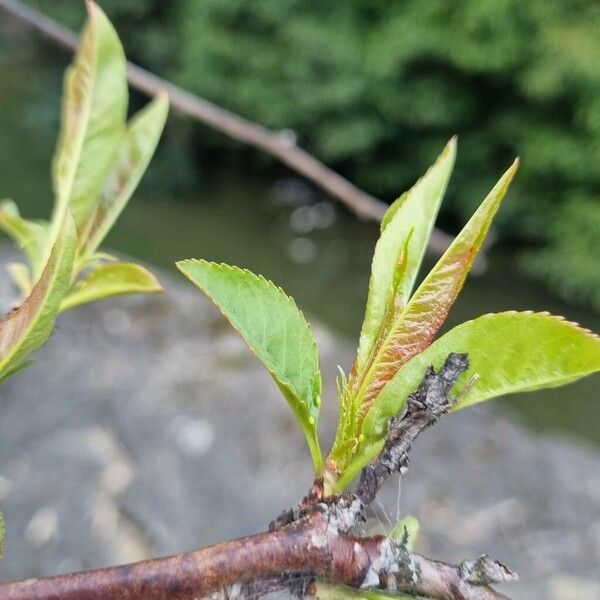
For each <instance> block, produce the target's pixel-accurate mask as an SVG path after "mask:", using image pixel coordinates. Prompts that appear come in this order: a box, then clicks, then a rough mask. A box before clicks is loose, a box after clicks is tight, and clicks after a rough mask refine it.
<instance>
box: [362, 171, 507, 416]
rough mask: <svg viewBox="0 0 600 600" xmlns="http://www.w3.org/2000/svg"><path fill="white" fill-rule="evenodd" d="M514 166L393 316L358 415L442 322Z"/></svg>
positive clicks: (373, 362) (366, 378) (365, 378)
mask: <svg viewBox="0 0 600 600" xmlns="http://www.w3.org/2000/svg"><path fill="white" fill-rule="evenodd" d="M517 166H518V162H517V161H515V163H514V164H513V165H512V167H511V168H510V169H509V170H508V171H507V172H506V173H505V174H504V175H503V176H502V178H501V179H500V181H499V182H498V183H497V184H496V186H495V187H494V188H493V189H492V191H491V192H490V193H489V195H488V196H487V197H486V199H485V200H484V201H483V202H482V204H481V206H480V207H479V208H478V210H477V211H476V212H475V214H474V215H473V216H472V217H471V219H470V220H469V222H468V223H467V224H466V225H465V227H464V228H463V230H462V231H461V232H460V233H459V234H458V235H457V236H456V238H455V239H454V241H453V242H452V244H451V245H450V247H449V248H448V249H447V250H446V252H445V253H444V255H443V256H442V257H441V258H440V260H439V261H438V263H437V264H436V265H435V266H434V267H433V269H432V270H431V272H430V273H429V274H428V275H427V277H426V278H425V279H424V281H423V282H422V283H421V285H420V286H419V287H418V288H417V290H416V291H415V293H414V294H413V296H412V297H411V299H410V300H409V302H408V304H407V305H406V307H405V308H403V309H400V310H398V311H396V312H395V313H394V315H393V318H392V319H391V322H390V325H389V328H388V330H387V331H386V333H385V336H384V337H383V339H382V340H381V341H380V342H379V343H378V345H377V352H376V353H375V354H374V356H373V358H372V360H371V362H370V364H369V366H368V369H367V370H366V372H365V374H364V376H363V377H362V381H361V385H360V387H359V389H358V392H357V396H358V398H359V400H360V404H361V407H362V409H363V414H365V413H366V411H367V410H368V409H369V407H370V406H371V405H372V403H373V400H374V399H375V398H376V397H377V395H378V394H379V393H380V391H381V390H382V389H383V388H384V386H385V385H386V384H387V383H388V382H389V381H390V380H391V379H392V377H393V376H394V375H395V373H396V372H397V371H398V369H399V368H400V367H401V366H402V365H403V364H405V363H406V362H407V361H408V360H410V359H411V358H412V357H413V356H416V355H417V354H419V353H420V352H422V351H423V350H424V349H425V348H427V346H429V344H431V342H432V340H433V338H434V336H435V334H436V333H437V332H438V330H439V328H440V327H441V326H442V324H443V323H444V321H445V320H446V317H447V316H448V312H449V311H450V308H451V307H452V305H453V304H454V302H455V300H456V297H457V296H458V293H459V292H460V290H461V289H462V287H463V285H464V282H465V280H466V278H467V275H468V273H469V270H470V268H471V266H472V264H473V262H474V261H475V258H476V257H477V253H478V252H479V250H480V248H481V245H482V244H483V240H484V239H485V236H486V233H487V231H488V229H489V227H490V225H491V222H492V219H493V218H494V215H495V214H496V212H497V210H498V208H499V207H500V203H501V202H502V199H503V198H504V196H505V194H506V191H507V190H508V187H509V185H510V182H511V181H512V178H513V176H514V174H515V172H516V169H517Z"/></svg>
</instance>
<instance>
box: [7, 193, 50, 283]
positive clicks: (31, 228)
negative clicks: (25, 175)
mask: <svg viewBox="0 0 600 600" xmlns="http://www.w3.org/2000/svg"><path fill="white" fill-rule="evenodd" d="M0 229H1V230H2V231H4V233H6V234H7V235H9V236H10V237H11V238H12V239H13V240H14V241H15V243H16V244H17V246H19V248H21V249H22V250H23V251H24V252H25V254H26V255H27V257H28V258H29V262H30V264H31V267H32V269H33V270H34V271H35V270H37V269H38V268H39V267H40V266H41V265H40V263H41V261H42V260H43V254H44V248H45V247H46V243H47V238H48V230H47V226H45V225H43V224H42V223H38V222H36V221H28V220H27V219H23V217H21V215H20V214H19V209H18V208H17V205H16V204H15V203H14V202H12V200H3V201H2V202H1V203H0Z"/></svg>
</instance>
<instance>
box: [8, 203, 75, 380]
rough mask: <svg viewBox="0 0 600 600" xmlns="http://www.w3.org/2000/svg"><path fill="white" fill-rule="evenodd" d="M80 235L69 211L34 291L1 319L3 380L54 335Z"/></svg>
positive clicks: (69, 280) (69, 281)
mask: <svg viewBox="0 0 600 600" xmlns="http://www.w3.org/2000/svg"><path fill="white" fill-rule="evenodd" d="M76 244H77V234H76V231H75V226H74V223H73V219H72V218H71V216H70V214H69V213H67V215H66V216H65V219H64V221H63V226H62V229H61V230H60V231H59V235H58V237H57V239H56V241H55V243H54V245H53V248H52V252H51V253H50V257H49V259H48V262H47V264H46V266H45V267H44V270H43V272H42V275H41V277H40V279H39V280H38V282H37V283H36V284H35V285H34V287H33V289H32V290H31V293H30V294H29V296H27V298H25V300H23V302H22V303H21V304H20V305H19V306H17V307H16V308H14V309H13V310H12V311H11V312H10V313H8V315H6V316H5V317H4V318H3V319H2V321H0V379H2V378H5V377H6V376H7V375H9V374H12V373H14V372H16V370H18V369H19V368H20V366H21V365H22V363H23V361H24V360H25V358H26V357H27V355H28V354H30V353H31V352H33V351H34V350H36V349H37V348H39V347H40V346H41V345H42V344H43V343H44V342H45V341H46V340H47V339H48V337H49V336H50V334H51V333H52V329H53V328H54V320H55V318H56V315H57V313H58V309H59V307H60V303H61V301H62V299H63V296H64V295H65V293H66V292H67V289H68V288H69V285H70V283H71V273H72V270H73V262H74V259H75V248H76Z"/></svg>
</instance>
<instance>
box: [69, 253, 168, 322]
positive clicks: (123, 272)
mask: <svg viewBox="0 0 600 600" xmlns="http://www.w3.org/2000/svg"><path fill="white" fill-rule="evenodd" d="M162 289H163V288H162V287H161V285H160V283H159V282H158V280H157V279H156V277H154V275H152V273H150V272H149V271H147V270H146V269H144V268H143V267H140V266H139V265H136V264H132V263H109V264H105V265H101V266H99V267H97V268H96V269H94V270H93V271H92V272H91V273H89V274H88V275H87V276H86V277H85V278H84V279H82V280H81V281H79V282H77V284H76V285H75V286H73V288H72V289H71V291H70V292H69V294H68V295H67V296H66V297H65V299H64V300H63V301H62V303H61V306H60V311H61V312H63V311H65V310H68V309H70V308H74V307H75V306H80V305H81V304H87V303H88V302H93V301H94V300H102V299H103V298H109V297H111V296H122V295H124V294H137V293H146V294H147V293H153V292H161V291H162Z"/></svg>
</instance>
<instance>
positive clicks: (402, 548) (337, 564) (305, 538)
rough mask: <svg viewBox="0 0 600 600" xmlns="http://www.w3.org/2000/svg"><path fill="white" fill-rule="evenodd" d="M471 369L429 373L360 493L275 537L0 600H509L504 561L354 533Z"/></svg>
mask: <svg viewBox="0 0 600 600" xmlns="http://www.w3.org/2000/svg"><path fill="white" fill-rule="evenodd" d="M467 366H468V362H467V357H466V355H464V354H450V355H449V356H448V358H447V359H446V362H445V363H444V365H443V366H442V368H441V369H440V370H439V371H438V372H437V373H436V372H435V371H434V370H433V368H429V369H428V370H427V372H426V374H425V377H424V379H423V382H422V383H421V385H420V386H419V388H418V389H417V390H416V391H415V392H414V393H413V394H411V396H410V397H409V398H408V400H407V408H406V411H405V412H404V414H403V415H402V416H401V417H397V418H395V419H392V421H391V422H390V425H389V428H388V436H387V438H386V443H385V445H384V448H383V450H382V452H381V453H380V454H379V456H378V457H377V458H376V459H375V461H374V462H373V463H372V464H371V465H369V466H368V467H366V468H365V469H364V470H363V472H362V475H361V479H360V482H359V484H358V487H357V489H356V491H355V492H354V493H347V494H344V495H341V496H338V497H334V498H329V499H324V498H323V490H322V482H321V481H320V480H317V481H315V483H314V484H313V487H312V488H311V490H310V492H309V493H308V494H307V496H306V497H305V498H304V499H303V500H302V501H301V503H300V505H299V509H297V510H295V511H291V516H289V515H288V513H287V512H286V513H284V515H288V516H289V518H288V516H286V517H285V518H286V519H287V522H286V523H285V524H284V521H283V520H280V521H277V522H276V525H275V526H274V527H272V530H271V531H269V532H266V533H260V534H257V535H253V536H248V537H245V538H241V539H238V540H233V541H230V542H225V543H223V544H218V545H215V546H210V547H208V548H204V549H202V550H195V551H193V552H189V553H186V554H179V555H176V556H171V557H166V558H159V559H154V560H149V561H144V562H140V563H135V564H131V565H125V566H121V567H111V568H108V569H99V570H95V571H86V572H81V573H71V574H67V575H59V576H56V577H48V578H41V579H30V580H27V581H22V582H14V583H4V584H0V600H59V599H60V600H121V599H122V598H127V599H128V600H192V599H195V598H199V597H202V596H206V595H208V594H214V593H215V592H218V591H219V590H225V589H229V590H230V593H229V594H221V595H219V598H221V597H223V598H226V597H227V598H231V597H232V596H235V597H239V598H243V597H248V596H246V595H245V593H244V592H245V588H244V587H243V585H245V584H246V583H247V582H258V584H257V585H258V588H256V589H271V588H272V587H273V586H275V587H281V586H285V585H286V584H289V581H288V582H286V580H285V577H286V576H290V575H291V576H293V577H295V578H296V581H299V582H300V584H301V588H300V595H304V592H305V591H306V585H307V584H308V583H309V582H311V581H312V580H314V579H315V578H321V579H324V580H326V581H329V582H333V583H335V584H341V585H346V586H350V587H352V588H354V589H381V590H386V591H400V592H405V593H409V594H412V595H415V596H421V597H427V598H431V599H435V600H507V599H506V597H505V596H503V595H501V594H499V593H497V592H496V591H494V590H493V589H492V588H491V587H489V586H490V585H491V584H494V583H498V582H503V581H511V580H513V579H515V578H516V575H515V574H514V573H512V572H511V571H510V570H509V569H508V568H506V567H505V566H504V565H502V564H501V563H499V562H497V561H493V560H490V559H488V558H487V557H481V558H479V559H477V560H475V561H465V562H463V563H461V564H460V565H458V566H452V565H448V564H446V563H442V562H438V561H433V560H430V559H427V558H425V557H423V556H420V555H418V554H411V553H410V552H409V551H408V549H407V547H406V544H405V541H403V540H395V539H391V538H386V537H385V536H376V537H366V538H365V537H360V536H356V535H353V534H352V533H351V530H352V529H353V528H354V527H355V526H356V525H357V524H358V523H359V522H360V520H361V519H362V518H363V511H364V507H365V506H366V505H367V504H369V503H370V502H371V501H372V500H373V499H374V498H375V496H376V494H377V492H378V490H379V488H380V486H381V484H382V483H383V482H384V481H385V479H387V478H388V477H389V476H390V475H391V474H392V473H394V472H395V471H398V470H399V469H400V468H401V467H402V466H404V465H406V462H407V460H408V458H407V457H408V451H409V450H410V447H411V446H412V443H413V442H414V440H415V438H416V437H417V436H418V435H419V433H420V432H421V431H423V429H425V428H427V427H428V426H429V425H431V424H432V423H434V422H435V421H436V420H437V419H438V418H439V417H440V415H442V414H444V413H445V412H446V411H447V410H448V409H449V408H450V406H451V404H452V398H451V395H450V390H451V388H452V386H453V385H454V383H455V382H456V380H457V378H458V376H459V375H460V374H461V373H463V372H464V371H465V370H466V368H467ZM298 576H300V578H299V579H298ZM261 581H264V582H265V585H266V588H264V587H263V586H261V585H260V582H261ZM232 585H235V586H237V588H236V587H234V588H230V586H232ZM248 589H250V588H248Z"/></svg>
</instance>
